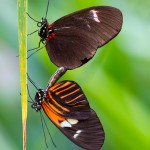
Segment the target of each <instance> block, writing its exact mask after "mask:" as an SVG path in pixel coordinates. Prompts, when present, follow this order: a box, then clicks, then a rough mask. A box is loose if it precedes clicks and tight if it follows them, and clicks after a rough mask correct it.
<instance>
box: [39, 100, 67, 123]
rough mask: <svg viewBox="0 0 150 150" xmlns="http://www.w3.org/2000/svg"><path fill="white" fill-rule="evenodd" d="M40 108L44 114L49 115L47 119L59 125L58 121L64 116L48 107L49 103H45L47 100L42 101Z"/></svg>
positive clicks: (62, 119)
mask: <svg viewBox="0 0 150 150" xmlns="http://www.w3.org/2000/svg"><path fill="white" fill-rule="evenodd" d="M42 108H43V110H44V112H45V114H46V115H47V116H48V117H49V119H50V120H51V121H52V122H53V123H55V124H56V125H57V126H60V122H62V121H64V120H65V118H63V117H61V116H59V115H58V114H57V113H54V112H53V111H52V110H51V108H50V107H49V105H47V102H45V101H44V102H43V103H42Z"/></svg>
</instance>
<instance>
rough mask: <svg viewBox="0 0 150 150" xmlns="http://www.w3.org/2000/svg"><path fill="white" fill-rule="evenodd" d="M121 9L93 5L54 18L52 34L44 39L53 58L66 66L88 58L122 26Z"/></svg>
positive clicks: (57, 63) (74, 64) (76, 64)
mask: <svg viewBox="0 0 150 150" xmlns="http://www.w3.org/2000/svg"><path fill="white" fill-rule="evenodd" d="M121 26H122V13H121V12H120V10H118V9H116V8H114V7H109V6H95V7H91V8H87V9H83V10H80V11H77V12H75V13H72V14H69V15H67V16H64V17H62V18H60V19H59V20H57V21H56V22H54V24H53V26H52V27H53V29H54V33H55V36H54V37H53V38H51V39H48V40H47V41H46V47H47V52H48V54H49V57H50V58H51V60H52V62H53V63H54V64H56V65H57V66H63V67H65V68H67V69H73V68H76V67H79V66H81V65H83V64H84V63H86V62H87V61H88V60H89V59H91V58H92V57H93V56H94V54H95V53H96V50H97V48H99V47H101V46H103V45H104V44H106V43H107V42H109V41H110V40H111V39H112V38H114V37H115V36H116V35H117V34H118V33H119V32H120V30H121Z"/></svg>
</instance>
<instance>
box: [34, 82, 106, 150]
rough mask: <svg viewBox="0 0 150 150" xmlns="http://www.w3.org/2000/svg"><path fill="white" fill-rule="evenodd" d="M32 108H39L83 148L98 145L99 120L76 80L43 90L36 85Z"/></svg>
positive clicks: (101, 140) (100, 135) (93, 149)
mask: <svg viewBox="0 0 150 150" xmlns="http://www.w3.org/2000/svg"><path fill="white" fill-rule="evenodd" d="M32 108H34V109H35V110H36V111H40V110H41V108H42V109H43V110H44V112H45V114H46V115H47V117H48V118H49V119H50V120H51V121H52V122H53V123H54V125H56V126H57V127H58V129H60V131H61V132H62V133H64V134H65V135H66V136H67V137H68V138H69V139H70V140H71V141H72V142H74V143H75V144H77V145H78V146H80V147H82V148H84V149H87V150H99V149H100V148H101V147H102V145H103V143H104V130H103V127H102V124H101V122H100V121H99V118H98V116H97V115H96V113H95V111H94V110H92V109H91V108H90V106H89V103H88V101H87V98H86V96H85V94H84V93H83V91H82V89H81V88H80V86H79V85H78V84H77V83H76V82H74V81H62V82H58V83H55V84H54V85H53V86H52V87H48V88H47V89H46V90H42V89H39V90H38V92H37V93H36V95H35V100H34V102H33V104H32Z"/></svg>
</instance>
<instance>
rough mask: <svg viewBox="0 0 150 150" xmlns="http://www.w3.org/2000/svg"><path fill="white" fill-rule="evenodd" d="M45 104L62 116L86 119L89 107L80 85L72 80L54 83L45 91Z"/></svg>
mask: <svg viewBox="0 0 150 150" xmlns="http://www.w3.org/2000/svg"><path fill="white" fill-rule="evenodd" d="M46 102H47V106H48V107H49V109H51V110H52V111H53V112H55V113H57V114H58V115H59V116H62V117H64V118H75V119H87V118H88V117H89V114H90V107H89V103H88V101H87V98H86V96H85V95H84V93H83V91H82V89H81V88H80V86H79V85H78V84H77V83H76V82H73V81H62V82H59V83H56V84H54V85H53V86H52V87H50V88H49V89H48V91H47V98H46Z"/></svg>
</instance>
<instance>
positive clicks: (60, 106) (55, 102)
mask: <svg viewBox="0 0 150 150" xmlns="http://www.w3.org/2000/svg"><path fill="white" fill-rule="evenodd" d="M48 96H49V98H50V99H51V100H52V102H53V103H54V104H55V105H56V106H58V108H61V109H62V110H64V111H66V112H70V111H69V110H68V109H67V108H65V107H63V106H62V105H60V104H59V103H57V101H56V100H55V99H54V98H53V97H52V95H51V92H50V91H48ZM48 104H49V105H50V106H51V107H52V108H53V109H54V110H55V111H56V112H58V113H59V114H63V113H62V112H61V111H60V110H59V109H57V108H56V107H55V106H53V105H52V104H51V103H48Z"/></svg>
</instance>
